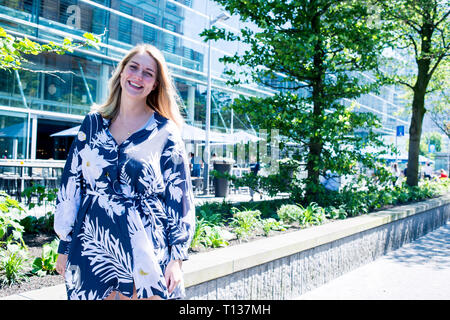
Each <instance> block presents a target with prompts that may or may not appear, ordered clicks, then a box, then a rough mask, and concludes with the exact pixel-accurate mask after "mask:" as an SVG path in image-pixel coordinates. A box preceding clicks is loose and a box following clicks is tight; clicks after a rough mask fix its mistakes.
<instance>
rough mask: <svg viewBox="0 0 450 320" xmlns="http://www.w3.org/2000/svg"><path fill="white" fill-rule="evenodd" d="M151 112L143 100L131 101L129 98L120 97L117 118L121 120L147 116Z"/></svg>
mask: <svg viewBox="0 0 450 320" xmlns="http://www.w3.org/2000/svg"><path fill="white" fill-rule="evenodd" d="M152 113H153V110H151V109H150V108H149V107H148V106H147V104H146V102H145V101H132V100H130V99H123V98H122V99H121V101H120V109H119V113H118V114H117V118H119V117H120V118H121V119H122V120H132V119H142V118H143V117H145V118H147V117H149V116H150V115H151V114H152Z"/></svg>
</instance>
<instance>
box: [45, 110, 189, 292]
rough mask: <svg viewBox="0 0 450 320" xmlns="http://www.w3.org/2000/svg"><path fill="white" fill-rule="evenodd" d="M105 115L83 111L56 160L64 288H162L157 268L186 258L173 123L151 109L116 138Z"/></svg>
mask: <svg viewBox="0 0 450 320" xmlns="http://www.w3.org/2000/svg"><path fill="white" fill-rule="evenodd" d="M110 123H111V121H110V120H107V119H105V118H103V117H102V116H101V115H100V114H99V113H96V112H93V113H90V114H88V115H87V116H86V117H85V119H84V120H83V123H82V124H81V127H80V131H79V132H78V135H77V137H76V138H75V140H74V142H73V144H72V146H71V149H70V152H69V155H68V158H67V162H66V164H65V167H64V171H63V175H62V181H61V186H60V189H59V191H58V197H57V202H56V211H55V222H54V229H55V232H56V233H57V235H58V237H59V238H60V245H59V248H58V252H59V253H64V254H68V261H67V265H66V272H65V283H66V289H67V296H68V299H70V300H75V299H89V300H91V299H104V298H105V297H107V296H108V295H109V294H110V293H111V292H112V291H120V292H121V293H122V294H124V295H126V296H128V297H132V295H133V284H134V285H135V287H136V291H137V297H138V298H147V297H150V296H153V295H158V296H160V297H162V298H164V299H175V298H183V297H184V284H183V283H181V284H180V285H178V286H177V288H176V289H175V290H174V291H173V292H172V293H171V294H170V295H169V293H168V289H167V286H166V281H165V279H164V271H165V268H166V266H167V264H168V263H169V261H171V260H176V259H180V260H186V259H188V248H189V245H190V242H191V240H192V236H193V233H194V229H195V206H194V200H193V199H194V197H193V193H192V187H191V179H190V173H189V162H188V160H187V157H186V152H185V148H184V143H183V141H182V139H181V134H180V130H179V129H178V127H177V126H176V125H175V123H174V122H172V121H171V120H168V119H166V118H164V117H163V116H161V115H159V114H158V113H157V112H155V113H154V115H153V116H152V117H151V118H150V119H149V121H148V123H147V124H146V125H145V126H144V127H143V128H142V129H141V130H139V131H137V132H135V133H134V134H132V135H131V136H130V137H129V138H128V139H127V140H125V141H124V142H123V143H121V144H120V145H119V144H118V143H117V142H116V141H115V140H114V138H113V136H112V135H111V133H110V131H109V125H110Z"/></svg>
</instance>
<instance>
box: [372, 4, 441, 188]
mask: <svg viewBox="0 0 450 320" xmlns="http://www.w3.org/2000/svg"><path fill="white" fill-rule="evenodd" d="M376 5H377V6H378V8H380V10H381V17H382V19H383V20H382V21H383V23H382V25H383V26H384V27H385V29H386V30H388V31H389V32H390V38H389V44H390V45H391V47H392V48H393V49H394V50H395V51H397V54H400V55H402V56H403V57H407V56H408V54H409V55H410V57H411V58H410V59H408V58H407V59H406V61H404V63H403V64H402V63H401V60H402V59H396V61H395V63H396V64H397V65H401V67H402V69H403V70H401V71H400V72H394V74H393V73H385V74H384V76H387V77H388V78H389V79H390V80H391V81H392V83H397V84H401V85H403V86H405V87H406V88H408V89H409V90H411V91H412V96H413V97H412V102H411V109H412V114H411V124H410V127H409V148H408V173H407V184H408V185H410V186H417V184H418V173H419V153H420V140H421V135H422V124H423V118H424V115H425V113H426V112H427V106H426V105H425V98H426V96H427V94H429V93H430V92H431V91H433V90H436V87H439V82H440V81H436V79H435V78H440V77H437V75H439V74H444V77H448V76H449V75H448V69H447V70H445V69H444V66H445V65H447V68H448V58H449V55H450V38H449V35H450V34H449V15H450V10H449V4H448V1H440V0H380V1H376Z"/></svg>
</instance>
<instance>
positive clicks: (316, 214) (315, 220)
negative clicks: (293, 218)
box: [299, 202, 326, 225]
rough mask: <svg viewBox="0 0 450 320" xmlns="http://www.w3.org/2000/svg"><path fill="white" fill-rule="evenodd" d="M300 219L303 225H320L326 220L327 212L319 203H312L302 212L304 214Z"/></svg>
mask: <svg viewBox="0 0 450 320" xmlns="http://www.w3.org/2000/svg"><path fill="white" fill-rule="evenodd" d="M299 218H300V220H299V222H300V224H301V225H319V224H322V223H323V222H324V221H325V219H326V217H325V210H324V209H323V208H322V207H320V206H319V205H318V204H317V203H315V202H311V204H310V205H308V206H307V207H306V208H305V209H304V210H302V214H301V216H300V217H299Z"/></svg>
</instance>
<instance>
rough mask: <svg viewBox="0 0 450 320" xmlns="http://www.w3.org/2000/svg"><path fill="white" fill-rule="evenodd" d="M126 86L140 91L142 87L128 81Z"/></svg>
mask: <svg viewBox="0 0 450 320" xmlns="http://www.w3.org/2000/svg"><path fill="white" fill-rule="evenodd" d="M128 85H129V86H130V87H132V88H133V89H136V90H140V89H142V88H143V86H141V85H140V84H138V83H136V82H133V81H128Z"/></svg>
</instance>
